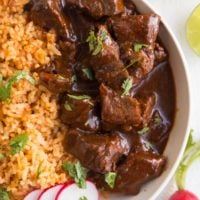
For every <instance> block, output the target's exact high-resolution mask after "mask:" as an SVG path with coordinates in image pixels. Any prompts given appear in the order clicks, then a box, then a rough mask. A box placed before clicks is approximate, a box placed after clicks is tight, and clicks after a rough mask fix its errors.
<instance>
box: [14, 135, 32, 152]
mask: <svg viewBox="0 0 200 200" xmlns="http://www.w3.org/2000/svg"><path fill="white" fill-rule="evenodd" d="M28 140H29V137H28V135H27V134H21V135H17V136H15V137H14V138H13V139H12V140H11V141H10V148H11V155H13V156H14V155H15V154H17V153H19V152H20V151H21V150H22V149H23V148H24V146H25V145H26V144H27V142H28Z"/></svg>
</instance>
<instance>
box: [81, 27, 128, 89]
mask: <svg viewBox="0 0 200 200" xmlns="http://www.w3.org/2000/svg"><path fill="white" fill-rule="evenodd" d="M102 34H104V35H105V39H104V40H103V41H102V49H101V51H100V52H99V53H98V54H97V55H91V54H90V55H89V56H88V57H87V58H86V61H84V62H85V65H86V66H90V67H91V68H93V70H94V72H95V77H96V79H97V80H98V81H99V82H103V83H105V84H107V85H109V86H110V87H112V88H114V89H119V88H121V85H122V83H123V82H124V80H126V79H127V78H128V77H129V75H128V72H127V70H126V69H125V68H124V65H123V63H122V61H121V60H120V58H119V47H118V45H117V43H116V42H115V41H114V40H113V39H112V38H111V36H110V34H109V33H108V31H107V29H106V27H105V26H100V27H99V31H98V33H97V37H100V36H101V35H102Z"/></svg>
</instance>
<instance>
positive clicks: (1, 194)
mask: <svg viewBox="0 0 200 200" xmlns="http://www.w3.org/2000/svg"><path fill="white" fill-rule="evenodd" d="M0 199H1V200H9V199H10V197H9V194H8V191H7V190H6V189H5V188H0Z"/></svg>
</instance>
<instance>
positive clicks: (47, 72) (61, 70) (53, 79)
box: [36, 58, 73, 93]
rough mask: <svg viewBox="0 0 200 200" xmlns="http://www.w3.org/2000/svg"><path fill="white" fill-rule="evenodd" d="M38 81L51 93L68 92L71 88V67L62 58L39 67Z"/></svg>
mask: <svg viewBox="0 0 200 200" xmlns="http://www.w3.org/2000/svg"><path fill="white" fill-rule="evenodd" d="M36 72H38V74H39V78H40V82H41V83H42V84H43V85H44V86H45V87H46V88H48V89H49V90H50V91H51V92H53V93H62V92H70V91H71V88H72V84H73V81H72V76H73V72H72V69H71V68H69V67H68V65H67V64H66V62H65V61H64V60H63V59H62V58H57V59H56V60H55V61H54V62H53V63H50V64H48V65H46V66H44V67H41V68H39V69H38V70H37V71H36Z"/></svg>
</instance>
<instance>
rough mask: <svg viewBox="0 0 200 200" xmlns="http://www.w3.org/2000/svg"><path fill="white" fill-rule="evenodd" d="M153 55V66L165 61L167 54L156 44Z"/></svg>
mask: <svg viewBox="0 0 200 200" xmlns="http://www.w3.org/2000/svg"><path fill="white" fill-rule="evenodd" d="M154 55H155V61H154V65H155V66H156V65H158V64H159V63H161V62H163V61H165V60H167V52H166V51H165V49H164V48H163V47H162V46H161V45H160V44H158V43H156V44H155V49H154Z"/></svg>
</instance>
